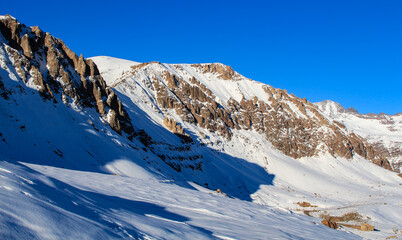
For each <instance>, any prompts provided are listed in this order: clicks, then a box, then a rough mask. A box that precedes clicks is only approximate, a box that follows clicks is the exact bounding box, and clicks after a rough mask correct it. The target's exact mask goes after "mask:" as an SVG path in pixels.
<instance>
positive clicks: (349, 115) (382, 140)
mask: <svg viewBox="0 0 402 240" xmlns="http://www.w3.org/2000/svg"><path fill="white" fill-rule="evenodd" d="M315 105H316V106H317V107H318V108H319V109H320V110H321V111H322V112H323V113H324V115H325V116H326V117H328V118H330V119H332V120H333V121H334V122H335V121H337V122H339V123H341V122H342V123H344V124H345V125H346V126H347V130H348V131H353V132H355V133H356V134H359V135H360V136H362V137H363V138H364V139H365V140H367V142H369V143H370V144H371V146H372V147H373V148H374V149H375V151H376V152H377V153H379V154H381V155H382V156H384V157H385V158H387V159H388V160H389V162H390V163H391V165H392V168H393V170H394V171H396V172H400V171H401V166H402V140H401V139H402V114H401V113H399V114H395V115H387V114H384V113H380V114H373V113H369V114H361V113H359V112H357V111H356V110H353V108H352V109H351V108H349V109H345V108H344V107H343V106H342V105H340V104H339V103H336V102H333V101H330V100H325V101H322V102H318V103H315Z"/></svg>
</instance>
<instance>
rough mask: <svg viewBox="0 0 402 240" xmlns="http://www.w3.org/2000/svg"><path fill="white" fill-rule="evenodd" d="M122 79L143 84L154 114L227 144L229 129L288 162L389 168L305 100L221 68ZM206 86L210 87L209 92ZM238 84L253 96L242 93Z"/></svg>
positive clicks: (167, 70) (154, 71)
mask: <svg viewBox="0 0 402 240" xmlns="http://www.w3.org/2000/svg"><path fill="white" fill-rule="evenodd" d="M125 74H126V76H122V78H121V79H124V78H125V77H129V78H133V79H144V80H141V81H143V82H144V85H145V86H147V88H149V89H150V90H152V91H153V92H155V96H156V99H155V100H156V102H157V105H158V106H157V107H158V109H160V110H162V111H165V112H168V111H170V110H175V112H176V114H178V115H179V116H180V118H181V119H182V120H183V121H185V122H189V123H192V124H196V125H198V126H200V127H202V128H204V129H207V130H209V131H210V132H214V133H216V134H218V135H221V136H223V137H225V138H226V139H227V140H230V139H231V138H232V136H233V131H234V130H249V131H257V132H258V133H260V134H263V135H265V137H266V138H267V139H268V140H269V141H270V142H271V143H272V144H273V146H275V147H276V148H277V149H279V150H280V151H281V152H283V153H284V154H286V155H288V156H291V157H293V158H301V157H312V156H318V155H320V154H323V153H329V154H331V155H332V156H334V157H345V158H347V159H350V158H352V157H353V156H354V155H356V154H357V155H360V156H362V157H364V158H366V159H368V160H371V161H372V162H374V163H375V164H377V165H379V166H382V167H384V168H386V169H391V167H390V165H389V162H388V161H387V159H386V158H385V157H384V156H383V155H382V154H381V153H380V152H378V151H377V150H375V149H374V148H373V146H371V145H370V144H369V143H368V142H367V141H366V140H365V139H363V138H362V137H360V136H358V135H356V134H354V133H353V132H349V131H347V129H346V127H345V126H344V125H343V124H341V123H339V122H336V121H332V120H330V119H328V118H327V117H326V116H325V115H323V114H322V112H321V111H320V110H319V109H318V108H317V106H315V105H314V104H312V103H310V102H308V101H307V100H306V99H300V98H298V97H296V96H294V95H292V94H288V93H287V92H286V91H285V90H281V89H275V88H273V87H271V86H269V85H264V84H260V83H256V82H254V81H252V80H249V79H247V78H245V77H243V76H241V75H240V74H238V73H236V72H234V71H233V70H232V69H231V68H230V67H226V66H224V65H222V64H193V65H184V64H183V65H179V64H173V65H167V64H161V63H158V62H152V63H144V64H139V65H136V66H133V67H132V69H131V70H130V72H126V73H125ZM118 84H119V83H117V85H118ZM206 84H210V85H209V87H207V86H206ZM215 84H220V85H219V86H222V88H224V87H226V86H230V87H231V89H232V90H233V89H234V90H233V91H231V94H232V93H236V96H227V97H226V99H223V98H222V97H218V95H219V96H222V95H223V94H222V92H225V91H226V90H225V89H219V88H216V87H214V85H215ZM242 85H243V86H244V85H245V86H246V87H245V88H246V89H252V91H255V92H258V94H256V95H254V93H253V92H252V91H249V92H245V91H246V90H242V89H243V88H242V87H240V86H242ZM253 95H254V96H253ZM351 111H353V110H351ZM165 121H168V120H166V119H165ZM166 124H168V125H169V126H170V125H171V123H169V122H166V123H165V125H166ZM172 128H173V127H172Z"/></svg>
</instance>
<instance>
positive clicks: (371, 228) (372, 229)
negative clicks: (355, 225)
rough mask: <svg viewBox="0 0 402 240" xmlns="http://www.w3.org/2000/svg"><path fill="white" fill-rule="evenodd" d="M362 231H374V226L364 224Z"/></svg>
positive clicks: (361, 227)
mask: <svg viewBox="0 0 402 240" xmlns="http://www.w3.org/2000/svg"><path fill="white" fill-rule="evenodd" d="M360 229H361V230H362V231H374V226H373V225H370V224H368V223H362V224H361V226H360Z"/></svg>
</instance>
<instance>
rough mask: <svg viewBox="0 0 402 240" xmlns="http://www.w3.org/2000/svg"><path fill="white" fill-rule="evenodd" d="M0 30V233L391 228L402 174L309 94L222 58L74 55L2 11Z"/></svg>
mask: <svg viewBox="0 0 402 240" xmlns="http://www.w3.org/2000/svg"><path fill="white" fill-rule="evenodd" d="M0 31H1V36H0V44H1V46H0V66H1V68H0V119H1V125H0V138H1V141H0V160H1V162H0V176H1V177H0V189H1V194H0V198H1V203H2V204H1V205H0V211H1V213H2V214H1V215H0V226H2V227H1V228H0V238H1V239H94V238H96V239H112V238H120V239H121V238H124V239H323V238H330V239H359V238H360V237H359V235H360V236H363V237H366V238H385V237H389V236H391V235H395V234H399V235H397V237H398V236H400V233H399V231H400V229H402V226H401V224H400V222H401V221H400V220H401V217H400V216H401V215H402V206H401V205H400V199H401V197H402V191H401V184H402V180H401V178H400V177H398V176H397V174H396V173H394V172H391V171H389V170H388V169H390V166H389V164H388V161H387V158H386V157H384V156H383V155H382V153H381V152H378V151H377V150H375V148H374V147H372V146H371V145H370V144H369V143H368V142H367V141H366V140H365V139H364V138H362V137H360V136H359V135H358V134H354V133H352V132H350V131H349V130H348V129H347V128H346V127H345V126H343V125H342V124H340V123H338V122H336V121H334V120H332V119H330V118H328V117H326V116H325V115H324V113H323V112H322V111H320V110H319V109H318V108H317V107H316V106H315V105H314V104H311V103H310V102H308V101H307V100H305V99H300V98H297V97H296V96H294V95H292V94H288V93H287V92H286V91H284V90H280V89H274V88H272V87H271V86H268V85H264V84H262V83H258V82H255V81H252V80H250V79H247V78H245V77H243V76H241V75H240V74H239V73H236V72H235V71H234V70H233V69H231V68H230V67H228V66H225V65H223V64H216V63H215V64H163V63H158V62H152V63H137V62H131V61H127V60H121V59H115V58H111V57H94V58H91V59H84V58H83V57H82V56H81V57H78V56H77V55H76V54H75V53H73V52H72V51H71V50H70V49H68V48H67V46H66V45H65V44H64V43H63V42H62V41H61V40H60V39H57V38H54V37H52V36H51V35H50V34H49V33H44V32H42V31H41V30H40V29H39V28H38V27H26V26H24V25H23V24H21V23H19V22H18V21H17V20H16V19H14V18H12V17H10V16H4V17H1V18H0ZM305 215H308V216H305ZM352 215H353V218H351V217H350V216H352ZM335 216H338V217H339V218H335ZM322 219H326V220H327V221H326V223H327V225H331V226H334V223H335V222H337V224H339V226H340V227H339V228H340V229H339V230H334V229H331V228H328V227H326V226H324V225H322V224H321V223H320V222H321V220H322ZM324 222H325V221H324ZM362 223H368V224H371V225H374V227H375V229H377V230H379V231H370V232H366V231H364V232H363V231H361V230H357V229H355V228H360V225H361V224H362ZM341 224H343V225H342V226H341Z"/></svg>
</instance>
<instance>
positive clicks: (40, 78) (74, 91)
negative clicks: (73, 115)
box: [0, 16, 134, 137]
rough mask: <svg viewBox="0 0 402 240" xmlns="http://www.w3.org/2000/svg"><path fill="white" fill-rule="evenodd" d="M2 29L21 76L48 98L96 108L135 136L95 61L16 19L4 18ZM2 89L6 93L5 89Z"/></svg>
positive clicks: (114, 125) (119, 129)
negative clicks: (78, 54)
mask: <svg viewBox="0 0 402 240" xmlns="http://www.w3.org/2000/svg"><path fill="white" fill-rule="evenodd" d="M0 31H1V34H2V35H3V37H4V39H5V42H4V43H5V45H4V46H5V50H6V51H7V53H8V55H9V57H10V59H11V61H12V63H13V65H14V67H15V69H16V71H17V74H18V76H19V77H20V78H21V80H22V81H23V82H24V83H25V84H27V85H31V84H32V85H34V86H36V87H37V88H38V90H39V92H40V94H41V96H42V97H43V98H44V99H45V100H52V101H54V102H58V101H59V100H63V102H64V103H69V102H70V103H74V104H77V105H81V106H84V107H95V108H96V109H97V111H98V112H99V113H100V114H101V115H102V116H103V117H105V118H106V115H108V116H109V118H108V119H109V124H110V126H111V127H112V128H113V129H114V130H115V131H116V132H118V133H120V134H122V133H123V132H124V133H126V134H127V135H128V137H132V135H133V132H134V129H133V127H132V125H131V121H130V119H129V116H128V115H127V113H126V112H125V110H124V109H123V107H122V105H121V102H120V100H119V99H118V98H117V96H116V94H115V93H114V92H113V91H112V90H111V89H110V88H108V87H107V86H106V83H105V81H104V80H103V78H102V77H101V76H100V74H99V71H98V69H97V67H96V65H95V63H94V62H93V61H92V60H86V59H84V58H83V56H82V55H81V56H80V57H78V56H77V55H76V54H75V53H74V52H73V51H71V50H70V49H69V48H68V47H67V46H66V45H65V44H64V43H63V42H62V41H61V40H60V39H57V38H55V37H53V36H52V35H50V34H49V33H45V32H43V31H41V30H40V29H39V28H38V27H26V26H25V25H23V24H21V23H19V22H18V21H17V20H16V19H15V18H13V17H11V16H6V17H4V18H2V19H1V21H0ZM0 91H2V94H3V92H6V91H5V90H2V89H1V85H0Z"/></svg>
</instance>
